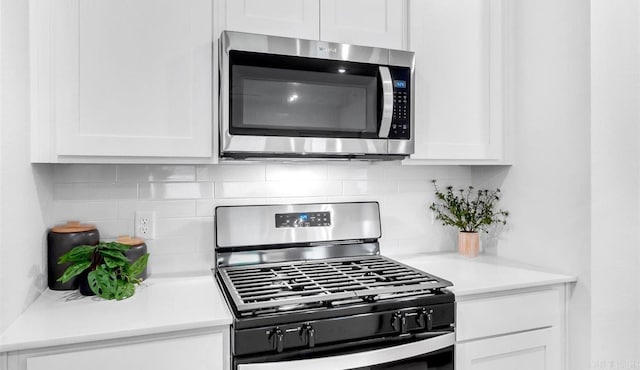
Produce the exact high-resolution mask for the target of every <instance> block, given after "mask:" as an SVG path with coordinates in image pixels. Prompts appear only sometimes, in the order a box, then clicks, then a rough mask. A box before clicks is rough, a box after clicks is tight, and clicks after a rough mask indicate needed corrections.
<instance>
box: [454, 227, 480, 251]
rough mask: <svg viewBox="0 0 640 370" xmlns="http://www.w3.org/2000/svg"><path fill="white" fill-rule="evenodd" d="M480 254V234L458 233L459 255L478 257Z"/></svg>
mask: <svg viewBox="0 0 640 370" xmlns="http://www.w3.org/2000/svg"><path fill="white" fill-rule="evenodd" d="M478 252H480V234H479V233H478V232H466V231H459V232H458V253H460V254H461V255H463V256H465V257H476V256H477V255H478Z"/></svg>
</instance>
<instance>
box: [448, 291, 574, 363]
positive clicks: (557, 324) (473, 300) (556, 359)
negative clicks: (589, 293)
mask: <svg viewBox="0 0 640 370" xmlns="http://www.w3.org/2000/svg"><path fill="white" fill-rule="evenodd" d="M565 303H566V302H565V287H564V286H563V285H558V286H555V287H547V288H543V289H539V290H536V289H530V290H526V291H519V292H517V293H514V294H509V293H508V292H503V293H501V294H499V295H495V294H493V295H492V294H487V295H478V296H463V297H459V298H458V302H457V325H456V369H458V370H485V369H487V370H488V369H491V370H512V369H526V370H558V369H564V368H565V367H566V366H565V361H564V360H563V359H564V353H565V348H564V347H563V344H562V343H563V342H564V341H563V340H562V339H563V338H564V337H565V330H566V317H565V307H566V305H565Z"/></svg>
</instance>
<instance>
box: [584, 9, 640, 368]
mask: <svg viewBox="0 0 640 370" xmlns="http://www.w3.org/2000/svg"><path fill="white" fill-rule="evenodd" d="M639 16H640V13H639V4H638V2H637V1H635V0H616V1H610V0H592V1H591V84H592V85H591V112H592V113H591V188H592V193H591V207H592V210H591V225H592V228H591V281H592V283H591V288H592V291H591V317H592V320H591V340H592V343H591V352H592V355H591V359H592V361H593V362H594V364H595V365H596V366H598V365H602V364H605V365H606V367H607V368H637V367H638V366H639V365H638V364H639V363H640V335H638V332H639V329H640V327H639V324H640V299H639V297H638V293H639V292H640V289H639V288H640V262H639V261H640V260H639V257H640V235H639V234H638V226H640V218H639V211H640V178H639V176H640V172H639V170H640V150H639V149H638V148H639V146H640V145H639V143H640V136H639V125H640V111H639V103H640V57H639V54H638V52H639V47H640V34H639V31H640V29H639V27H638V26H639ZM600 367H604V366H600Z"/></svg>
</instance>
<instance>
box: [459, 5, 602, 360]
mask: <svg viewBox="0 0 640 370" xmlns="http://www.w3.org/2000/svg"><path fill="white" fill-rule="evenodd" d="M509 6H510V8H509V12H510V13H509V16H510V17H512V19H511V22H510V24H511V25H512V27H513V29H512V30H506V31H505V32H506V33H507V34H508V35H510V37H513V39H512V40H511V41H512V42H511V47H510V49H509V50H508V53H509V54H508V57H507V65H509V66H512V69H510V70H509V75H508V76H507V81H509V83H508V85H507V87H506V92H507V106H508V107H510V108H511V109H510V110H509V111H508V112H506V113H507V114H506V118H505V119H506V122H507V124H509V125H512V127H513V131H514V132H513V135H514V136H513V138H512V140H514V142H513V144H514V145H513V149H514V153H513V156H514V165H513V166H512V167H511V168H474V169H473V170H472V176H473V179H474V182H476V184H477V185H478V186H483V185H490V186H499V187H501V189H502V190H503V200H502V202H501V206H502V207H504V208H505V209H508V210H509V211H510V212H511V216H510V217H509V225H508V230H507V231H506V232H504V233H503V234H502V235H501V239H500V240H499V242H498V245H497V248H495V249H492V250H491V252H492V253H495V254H497V255H499V256H501V257H505V258H508V259H513V260H517V261H522V262H525V263H529V264H532V265H537V266H543V267H546V268H548V269H552V270H555V271H559V272H563V273H568V274H574V275H577V276H578V279H579V280H578V284H577V285H576V287H575V289H574V290H573V291H572V292H571V300H570V315H571V316H570V322H569V327H570V335H569V340H570V346H571V347H570V362H571V369H587V368H589V350H590V347H589V343H590V342H589V336H590V312H589V304H590V297H589V284H590V276H589V268H590V253H589V252H590V230H591V229H590V227H591V219H590V206H589V202H590V194H591V193H590V184H589V180H590V175H589V174H590V153H589V143H590V123H589V122H590V113H589V112H590V110H589V103H590V102H589V93H590V81H589V80H590V76H589V56H590V55H589V11H590V9H589V2H588V1H584V0H563V1H557V0H536V1H514V2H509Z"/></svg>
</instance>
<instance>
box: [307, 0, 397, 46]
mask: <svg viewBox="0 0 640 370" xmlns="http://www.w3.org/2000/svg"><path fill="white" fill-rule="evenodd" d="M406 4H407V2H406V0H320V39H321V40H323V41H331V42H339V43H345V44H355V45H366V46H375V47H383V48H390V49H404V48H405V42H404V39H405V34H406V22H405V12H406Z"/></svg>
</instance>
